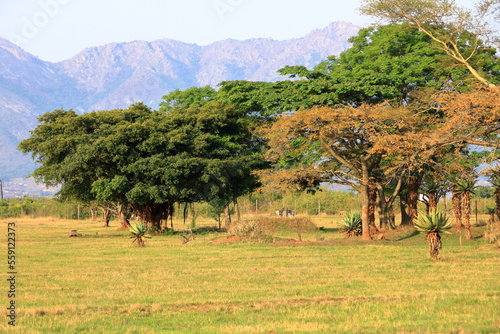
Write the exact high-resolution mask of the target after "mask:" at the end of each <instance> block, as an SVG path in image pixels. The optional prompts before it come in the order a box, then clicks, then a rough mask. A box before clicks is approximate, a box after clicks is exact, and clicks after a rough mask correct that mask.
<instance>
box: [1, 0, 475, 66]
mask: <svg viewBox="0 0 500 334" xmlns="http://www.w3.org/2000/svg"><path fill="white" fill-rule="evenodd" d="M458 2H459V3H461V4H465V5H467V4H471V3H473V2H474V1H473V0H459V1H458ZM358 7H359V1H358V0H18V1H16V0H0V37H3V38H7V39H9V40H11V41H13V42H15V43H16V44H18V45H19V46H21V47H22V48H23V49H24V50H26V51H28V52H30V53H32V54H34V55H36V56H38V57H40V58H41V59H43V60H48V61H54V62H55V61H60V60H63V59H67V58H70V57H71V56H73V55H75V54H76V53H78V52H80V51H82V50H83V49H84V48H86V47H92V46H98V45H103V44H107V43H113V42H127V41H133V40H146V41H153V40H157V39H162V38H170V39H176V40H180V41H183V42H189V43H196V44H200V45H206V44H210V43H212V42H215V41H219V40H223V39H227V38H233V39H240V40H241V39H248V38H267V37H271V38H273V39H278V40H281V39H288V38H295V37H302V36H305V35H306V34H307V33H308V32H310V31H311V30H313V29H318V28H324V27H326V26H327V25H328V24H329V23H331V22H334V21H348V22H352V23H354V24H357V25H360V26H367V25H368V24H369V21H370V18H367V17H363V16H361V15H360V14H359V13H358V11H357V8H358Z"/></svg>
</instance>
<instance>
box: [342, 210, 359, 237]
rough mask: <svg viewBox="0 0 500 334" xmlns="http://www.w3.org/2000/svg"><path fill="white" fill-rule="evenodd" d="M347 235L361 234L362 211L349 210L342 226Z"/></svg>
mask: <svg viewBox="0 0 500 334" xmlns="http://www.w3.org/2000/svg"><path fill="white" fill-rule="evenodd" d="M340 230H341V231H342V232H344V233H345V235H346V236H347V237H352V236H358V235H361V233H362V229H361V213H359V212H347V213H346V214H345V216H344V218H343V220H342V227H341V228H340Z"/></svg>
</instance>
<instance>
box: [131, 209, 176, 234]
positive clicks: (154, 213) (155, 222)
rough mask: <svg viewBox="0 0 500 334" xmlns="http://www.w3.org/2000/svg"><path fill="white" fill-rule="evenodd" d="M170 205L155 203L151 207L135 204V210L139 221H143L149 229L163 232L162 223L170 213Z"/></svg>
mask: <svg viewBox="0 0 500 334" xmlns="http://www.w3.org/2000/svg"><path fill="white" fill-rule="evenodd" d="M168 206H169V203H154V204H149V205H141V204H134V205H133V209H134V211H135V212H137V216H138V218H139V220H142V221H143V222H144V223H146V225H147V226H148V227H152V228H154V229H156V230H158V231H160V230H161V221H162V219H163V218H164V217H165V212H167V211H168Z"/></svg>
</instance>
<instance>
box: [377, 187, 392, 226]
mask: <svg viewBox="0 0 500 334" xmlns="http://www.w3.org/2000/svg"><path fill="white" fill-rule="evenodd" d="M377 208H378V219H379V221H380V224H379V226H380V229H381V230H384V231H387V230H389V229H391V228H392V225H393V224H392V218H391V217H393V216H394V212H393V210H392V205H391V203H389V201H388V199H387V198H386V197H385V196H384V190H383V188H382V187H380V188H379V189H378V196H377ZM391 212H392V214H391Z"/></svg>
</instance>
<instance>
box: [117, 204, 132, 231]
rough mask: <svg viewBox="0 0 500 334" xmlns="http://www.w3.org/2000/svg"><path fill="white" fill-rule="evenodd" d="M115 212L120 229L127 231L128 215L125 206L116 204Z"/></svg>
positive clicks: (128, 224)
mask: <svg viewBox="0 0 500 334" xmlns="http://www.w3.org/2000/svg"><path fill="white" fill-rule="evenodd" d="M116 211H117V212H118V220H119V222H120V226H121V228H122V229H128V228H129V226H130V222H129V219H130V214H129V212H128V209H127V206H126V205H122V204H118V205H117V206H116Z"/></svg>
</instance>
